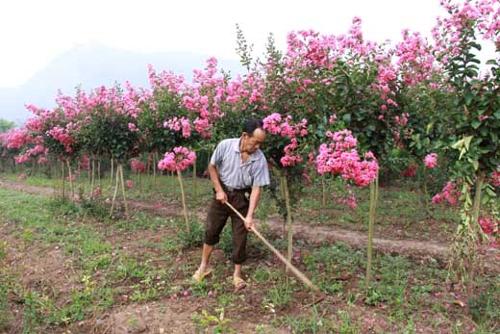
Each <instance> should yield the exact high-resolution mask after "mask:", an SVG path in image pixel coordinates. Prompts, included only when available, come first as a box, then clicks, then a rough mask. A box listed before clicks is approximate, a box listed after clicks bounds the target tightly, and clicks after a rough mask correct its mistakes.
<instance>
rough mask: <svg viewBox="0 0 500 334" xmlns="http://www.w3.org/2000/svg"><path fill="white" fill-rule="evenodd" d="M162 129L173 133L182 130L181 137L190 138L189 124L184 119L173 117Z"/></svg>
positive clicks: (187, 120)
mask: <svg viewBox="0 0 500 334" xmlns="http://www.w3.org/2000/svg"><path fill="white" fill-rule="evenodd" d="M163 127H165V128H168V129H170V130H172V131H174V132H180V131H181V130H182V137H184V138H189V137H191V123H190V122H189V119H187V118H186V117H180V118H178V117H174V118H172V119H169V120H167V121H165V122H164V123H163ZM195 129H196V127H195Z"/></svg>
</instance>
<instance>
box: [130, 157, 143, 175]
mask: <svg viewBox="0 0 500 334" xmlns="http://www.w3.org/2000/svg"><path fill="white" fill-rule="evenodd" d="M130 169H131V170H132V171H133V172H134V173H144V172H145V171H146V165H145V164H144V162H142V161H140V160H138V159H132V160H130Z"/></svg>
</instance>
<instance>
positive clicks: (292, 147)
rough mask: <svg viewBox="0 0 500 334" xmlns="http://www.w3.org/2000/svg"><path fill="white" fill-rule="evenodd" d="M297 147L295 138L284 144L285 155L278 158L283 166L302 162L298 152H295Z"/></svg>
mask: <svg viewBox="0 0 500 334" xmlns="http://www.w3.org/2000/svg"><path fill="white" fill-rule="evenodd" d="M298 147H299V144H298V142H297V138H292V140H291V142H290V144H288V145H286V146H285V149H284V151H285V155H284V156H283V157H281V159H280V163H281V165H282V166H283V167H292V166H295V165H297V164H299V163H301V162H302V157H301V156H300V155H299V154H295V151H296V149H297V148H298Z"/></svg>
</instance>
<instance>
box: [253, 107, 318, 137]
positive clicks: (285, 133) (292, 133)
mask: <svg viewBox="0 0 500 334" xmlns="http://www.w3.org/2000/svg"><path fill="white" fill-rule="evenodd" d="M262 122H263V123H264V126H263V127H264V130H266V131H267V132H269V133H270V134H273V135H280V136H282V137H287V138H295V137H305V136H307V134H308V131H307V120H306V119H305V118H304V119H302V120H301V121H300V122H298V123H296V124H293V121H292V116H290V115H288V116H286V117H285V118H284V119H283V118H282V116H281V114H279V113H273V114H271V115H269V116H267V117H265V118H264V119H263V121H262Z"/></svg>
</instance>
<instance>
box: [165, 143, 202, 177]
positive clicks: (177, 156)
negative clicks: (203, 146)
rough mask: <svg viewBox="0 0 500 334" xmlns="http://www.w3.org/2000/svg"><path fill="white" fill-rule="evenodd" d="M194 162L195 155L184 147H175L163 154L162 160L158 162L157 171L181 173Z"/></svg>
mask: <svg viewBox="0 0 500 334" xmlns="http://www.w3.org/2000/svg"><path fill="white" fill-rule="evenodd" d="M195 161H196V153H194V152H193V151H190V150H189V149H188V148H186V147H182V146H178V147H175V148H174V149H173V150H172V152H167V153H165V156H164V157H163V159H162V160H160V161H159V162H158V169H160V170H167V171H170V172H175V171H183V170H185V169H187V168H188V167H189V166H191V165H193V164H194V163H195Z"/></svg>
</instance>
